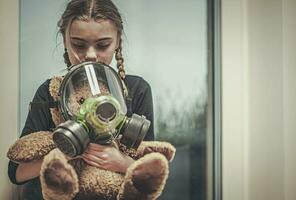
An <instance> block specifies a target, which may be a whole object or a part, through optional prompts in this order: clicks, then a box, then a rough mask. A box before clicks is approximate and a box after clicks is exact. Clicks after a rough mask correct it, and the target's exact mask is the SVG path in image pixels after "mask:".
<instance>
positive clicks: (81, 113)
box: [53, 62, 150, 156]
mask: <svg viewBox="0 0 296 200" xmlns="http://www.w3.org/2000/svg"><path fill="white" fill-rule="evenodd" d="M59 97H60V99H59V109H60V111H61V113H62V115H63V117H64V120H65V122H64V123H62V124H60V125H59V126H58V127H57V128H56V129H55V131H54V134H53V140H54V142H55V144H56V145H57V147H58V148H60V149H61V151H63V152H64V153H65V154H67V155H69V156H77V155H80V154H82V153H83V152H84V150H85V149H86V148H87V145H88V144H89V142H94V143H99V144H108V143H110V142H112V140H114V139H115V138H117V137H118V135H119V134H121V135H122V139H121V142H122V143H123V144H124V145H126V146H127V147H128V148H137V147H138V145H139V144H140V142H141V141H142V140H143V138H144V136H145V135H146V132H147V131H148V129H149V126H150V121H149V120H147V119H146V118H145V117H144V116H139V115H136V114H133V115H132V116H131V118H128V117H127V116H126V113H127V108H126V104H125V100H124V96H123V86H122V81H121V79H120V78H119V77H118V75H117V73H116V72H115V70H113V69H112V68H111V67H109V66H107V65H105V64H102V63H92V62H86V63H82V64H79V65H76V66H73V67H71V68H70V70H69V72H68V73H67V74H66V76H65V77H64V79H63V82H62V84H61V87H60V90H59Z"/></svg>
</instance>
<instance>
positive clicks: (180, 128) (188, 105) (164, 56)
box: [20, 0, 213, 200]
mask: <svg viewBox="0 0 296 200" xmlns="http://www.w3.org/2000/svg"><path fill="white" fill-rule="evenodd" d="M67 2H68V1H66V0H64V1H61V0H44V1H38V0H26V1H20V4H21V17H20V19H21V33H20V38H21V44H20V48H21V49H20V55H21V59H20V65H21V72H20V73H21V75H20V76H21V80H20V84H21V94H20V99H22V100H21V121H20V127H23V125H24V121H25V118H26V115H27V112H28V104H29V101H30V100H31V99H32V97H33V95H34V92H35V91H36V89H37V87H38V86H39V85H40V84H41V83H42V82H44V80H46V79H47V78H50V77H52V76H53V75H57V73H63V70H64V69H65V64H64V63H63V57H62V55H63V51H64V49H63V45H62V39H61V37H59V36H57V35H56V33H57V28H56V24H57V21H58V19H59V16H60V15H61V13H62V11H63V10H64V8H65V5H66V3H67ZM114 2H115V4H116V5H117V6H118V8H119V10H120V12H121V14H122V16H123V20H124V29H125V30H124V37H123V55H124V59H125V67H126V71H127V73H128V74H134V75H140V76H142V77H143V78H144V79H145V80H147V81H148V82H149V83H150V85H151V88H152V92H153V100H154V113H155V133H156V139H157V140H164V141H169V142H171V143H172V144H174V145H175V146H176V148H177V152H176V156H175V159H174V160H173V162H172V163H171V164H170V175H169V179H168V181H167V185H166V187H165V190H164V192H163V194H162V195H161V197H160V199H161V200H180V199H182V200H195V199H199V200H206V199H211V198H210V196H211V194H209V191H212V188H211V182H212V180H211V179H212V168H213V166H212V164H211V163H212V155H211V149H212V148H213V147H212V146H211V145H212V142H211V141H210V140H209V138H212V132H211V131H210V130H208V127H209V122H210V121H211V120H212V119H211V118H212V116H209V112H208V107H211V106H212V105H211V104H210V103H209V95H210V94H211V93H212V91H208V49H209V47H208V38H207V35H208V33H207V31H208V27H207V24H208V22H207V16H208V13H207V11H208V9H207V0H184V1H180V0H161V1H160V0H149V1H147V0H124V1H122V0H114ZM45 5H47V6H45ZM112 66H116V65H115V62H112ZM209 145H210V146H209Z"/></svg>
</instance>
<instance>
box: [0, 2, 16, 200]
mask: <svg viewBox="0 0 296 200" xmlns="http://www.w3.org/2000/svg"><path fill="white" fill-rule="evenodd" d="M18 11H19V10H18V0H9V1H3V0H1V1H0V26H1V29H0V44H1V45H0V61H1V73H0V90H1V100H0V110H1V115H0V142H1V144H0V169H1V173H0V199H14V198H15V197H14V194H15V193H14V192H13V191H14V189H15V188H14V187H13V186H12V185H11V184H10V183H9V180H8V176H7V163H8V159H7V158H6V152H7V149H8V147H9V145H10V144H12V142H13V141H14V140H15V139H16V136H17V134H16V133H17V131H18V127H17V121H18V71H19V69H18V30H19V29H18Z"/></svg>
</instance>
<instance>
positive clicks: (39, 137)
mask: <svg viewBox="0 0 296 200" xmlns="http://www.w3.org/2000/svg"><path fill="white" fill-rule="evenodd" d="M62 80H63V78H62V77H54V78H52V79H51V81H50V85H49V92H50V94H51V96H52V97H53V99H54V100H57V98H58V92H59V87H60V85H61V82H62ZM78 94H80V95H81V93H77V94H75V95H76V97H77V95H78ZM85 98H87V95H86V96H85ZM73 99H75V98H73ZM73 108H74V109H76V108H75V106H74V105H73ZM50 112H51V115H52V120H53V122H54V123H55V125H56V126H57V125H59V124H60V123H62V122H64V120H63V117H62V115H61V113H60V111H59V109H58V108H50ZM52 135H53V134H52V132H51V131H39V132H35V133H31V134H29V135H26V136H24V137H22V138H20V139H18V140H17V141H16V142H15V143H14V144H13V145H12V146H11V147H10V148H9V150H8V152H7V157H8V158H9V159H10V160H12V161H14V162H16V163H22V162H31V161H34V160H39V159H43V162H42V166H41V171H40V182H41V188H42V194H43V198H44V199H45V200H71V199H89V200H92V199H94V200H95V199H96V200H98V199H100V200H107V199H108V200H111V199H114V200H115V199H117V200H123V199H125V200H153V199H157V198H158V197H159V196H160V195H161V193H162V191H163V189H164V187H165V184H166V180H167V177H168V173H169V162H170V161H172V160H173V158H174V155H175V151H176V149H175V148H174V146H173V145H171V144H170V143H168V142H161V141H142V142H141V144H140V145H139V147H138V148H137V149H132V148H131V149H129V148H127V147H126V146H124V145H123V144H121V143H120V140H114V141H113V142H112V144H111V145H114V146H115V147H116V148H118V149H119V150H120V151H121V152H122V153H124V154H126V155H128V156H130V157H132V158H133V159H134V160H135V161H134V162H133V163H132V164H131V165H130V166H129V167H128V169H127V171H126V173H125V174H122V173H117V172H112V171H109V170H104V169H100V168H97V167H94V166H91V165H88V164H87V163H86V162H85V161H84V160H83V159H82V158H80V157H79V156H78V157H76V158H72V159H70V160H69V157H68V156H67V155H65V154H63V153H62V152H61V151H60V150H59V149H58V148H57V147H56V145H55V143H54V141H53V137H52Z"/></svg>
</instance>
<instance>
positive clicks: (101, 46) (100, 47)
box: [97, 43, 110, 49]
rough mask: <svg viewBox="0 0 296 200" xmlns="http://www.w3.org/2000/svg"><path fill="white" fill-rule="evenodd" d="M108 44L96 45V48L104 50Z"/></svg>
mask: <svg viewBox="0 0 296 200" xmlns="http://www.w3.org/2000/svg"><path fill="white" fill-rule="evenodd" d="M109 45H110V44H109V43H107V44H97V48H98V49H106V48H107V47H109Z"/></svg>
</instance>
